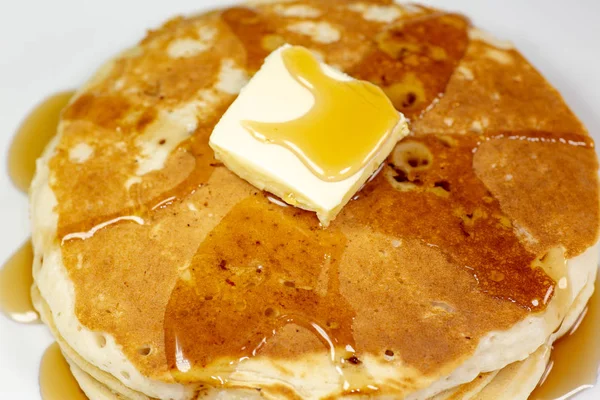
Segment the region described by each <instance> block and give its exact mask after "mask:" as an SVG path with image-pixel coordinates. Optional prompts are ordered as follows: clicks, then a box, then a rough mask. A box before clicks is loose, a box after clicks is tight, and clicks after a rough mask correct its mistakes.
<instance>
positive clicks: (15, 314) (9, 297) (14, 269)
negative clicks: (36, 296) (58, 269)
mask: <svg viewBox="0 0 600 400" xmlns="http://www.w3.org/2000/svg"><path fill="white" fill-rule="evenodd" d="M32 264H33V249H32V248H31V242H30V241H27V242H26V243H25V244H23V246H21V248H20V249H19V250H17V251H16V253H15V254H13V255H12V256H11V258H10V259H9V260H8V261H7V262H6V263H5V264H4V266H3V267H2V269H1V270H0V311H2V313H3V314H5V315H6V316H7V317H9V318H10V319H12V320H14V321H17V322H22V323H34V322H39V316H38V313H37V312H36V311H35V309H34V308H33V304H32V302H31V285H32V284H33V277H32V275H31V266H32Z"/></svg>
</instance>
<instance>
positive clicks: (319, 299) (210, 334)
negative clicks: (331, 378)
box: [165, 196, 354, 381]
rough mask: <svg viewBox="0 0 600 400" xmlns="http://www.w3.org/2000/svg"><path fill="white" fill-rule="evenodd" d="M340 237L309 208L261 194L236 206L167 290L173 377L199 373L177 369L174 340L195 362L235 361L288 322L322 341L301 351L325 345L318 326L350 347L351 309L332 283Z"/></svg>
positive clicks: (255, 351) (167, 330) (168, 345)
mask: <svg viewBox="0 0 600 400" xmlns="http://www.w3.org/2000/svg"><path fill="white" fill-rule="evenodd" d="M240 227H244V228H243V229H240ZM345 241H346V239H345V238H344V236H343V235H342V234H341V233H340V232H339V231H337V230H336V229H327V230H322V229H321V228H320V227H319V225H318V223H317V221H316V220H315V219H314V215H312V214H311V213H308V212H305V211H301V210H298V209H294V208H284V207H279V206H277V205H274V204H272V203H270V202H268V201H267V200H266V198H264V197H262V196H260V197H258V196H253V197H251V198H249V199H248V200H246V201H244V202H242V203H240V204H238V205H237V206H236V207H235V208H234V209H233V210H231V211H230V212H229V214H228V215H227V216H225V218H224V219H223V220H222V221H221V223H220V224H219V225H218V226H217V227H216V228H215V229H214V230H213V231H212V232H211V233H209V235H208V237H207V238H206V239H205V241H204V242H203V243H202V244H201V245H200V248H199V249H198V252H197V253H196V255H195V256H194V258H193V259H192V262H191V265H190V266H189V269H186V271H182V272H181V273H180V276H181V279H180V280H179V282H178V283H177V285H176V286H175V288H174V289H173V294H172V296H171V299H170V301H169V305H168V307H167V310H166V314H165V342H166V344H165V347H166V352H167V357H168V362H169V366H170V367H171V368H173V369H174V370H175V371H176V372H175V376H176V378H177V379H178V380H182V381H189V380H190V378H192V380H193V377H194V374H195V373H196V372H197V370H192V371H191V374H190V375H186V372H187V371H185V370H181V368H180V370H179V371H177V367H178V366H177V358H176V355H177V354H178V353H177V351H176V346H177V347H178V348H180V349H183V354H185V358H186V359H187V360H188V361H189V363H190V364H191V365H192V366H194V367H206V366H210V365H211V364H212V363H213V362H215V361H220V362H223V359H225V360H228V361H229V360H235V361H237V359H240V358H242V357H252V356H256V355H258V356H260V355H261V352H260V348H261V346H262V345H263V344H264V342H265V341H266V342H268V341H269V340H270V338H271V337H272V336H273V335H276V332H277V330H279V329H282V328H283V327H284V326H285V325H286V324H290V323H293V324H296V325H300V326H303V327H304V328H306V329H309V330H310V331H312V332H313V334H314V335H315V336H316V337H317V338H319V339H320V340H319V341H318V342H314V343H315V344H316V343H318V347H317V348H311V349H306V350H307V351H321V350H322V349H323V348H326V349H327V350H329V348H328V345H327V342H326V338H324V337H322V336H321V335H319V334H318V331H317V329H322V330H323V331H324V332H326V333H327V336H328V337H329V338H331V339H329V338H327V340H332V341H333V342H334V343H336V344H338V345H340V346H341V347H344V346H345V345H346V344H350V345H353V343H354V342H353V337H352V319H353V317H354V314H353V311H352V310H351V309H350V308H349V307H348V306H347V303H346V301H345V300H344V298H343V297H341V296H340V294H339V282H338V269H339V262H340V258H341V256H342V254H343V251H344V247H345ZM222 266H226V268H223V267H222ZM240 321H244V322H243V324H244V328H243V329H239V327H240V325H239V324H240ZM306 343H310V342H305V345H306ZM279 355H280V356H281V354H279ZM180 362H181V361H180ZM223 368H226V367H223ZM230 368H231V371H233V369H234V368H233V367H230ZM226 371H227V369H225V370H224V372H226Z"/></svg>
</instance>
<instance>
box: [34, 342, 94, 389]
mask: <svg viewBox="0 0 600 400" xmlns="http://www.w3.org/2000/svg"><path fill="white" fill-rule="evenodd" d="M40 394H41V395H42V400H67V399H68V400H87V396H86V395H85V394H84V393H83V392H82V391H81V389H80V388H79V385H78V384H77V381H76V380H75V378H74V377H73V374H72V373H71V369H70V368H69V364H68V363H67V361H66V360H65V358H64V357H63V355H62V353H61V351H60V347H59V346H58V344H57V343H53V344H52V345H50V347H48V348H47V349H46V352H45V353H44V355H43V357H42V361H41V364H40Z"/></svg>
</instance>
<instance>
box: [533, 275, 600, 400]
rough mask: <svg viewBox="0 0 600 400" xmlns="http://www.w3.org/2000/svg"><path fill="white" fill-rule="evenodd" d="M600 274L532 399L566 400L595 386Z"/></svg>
mask: <svg viewBox="0 0 600 400" xmlns="http://www.w3.org/2000/svg"><path fill="white" fill-rule="evenodd" d="M599 285H600V275H599V276H598V278H597V279H596V290H595V291H594V294H593V295H592V297H591V298H590V300H589V301H588V304H587V306H586V308H585V310H584V311H583V313H582V315H581V317H580V319H579V320H578V322H577V323H576V324H575V326H574V327H573V328H574V329H572V330H571V331H570V332H569V333H567V334H566V335H565V336H564V337H562V338H560V339H559V340H557V341H556V343H554V346H553V349H552V353H551V354H550V365H551V366H550V368H551V370H550V373H549V374H548V376H547V378H546V380H545V381H544V382H543V384H542V385H540V386H539V387H538V388H536V389H535V391H534V392H533V393H532V394H531V396H530V399H531V400H564V399H568V398H570V397H571V396H574V395H575V394H577V393H579V392H581V391H583V390H585V389H589V388H591V387H593V386H594V385H596V382H597V379H598V367H599V366H600V343H598V342H599V335H600V293H598V291H599V288H600V286H599Z"/></svg>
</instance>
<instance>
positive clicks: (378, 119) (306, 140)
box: [242, 46, 400, 182]
mask: <svg viewBox="0 0 600 400" xmlns="http://www.w3.org/2000/svg"><path fill="white" fill-rule="evenodd" d="M281 56H282V58H283V61H284V64H285V66H286V68H287V70H288V72H289V73H290V74H291V75H292V77H293V78H294V79H295V80H296V81H297V82H298V83H299V84H300V85H302V86H303V87H305V88H306V89H308V90H309V91H310V92H311V93H312V95H313V96H314V100H315V101H314V105H313V106H312V108H311V109H310V110H309V111H308V112H307V113H306V114H305V115H303V116H302V117H300V118H297V119H295V120H292V121H288V122H281V123H267V122H256V121H243V122H242V124H243V126H244V127H245V128H246V129H247V130H248V131H250V133H252V135H253V136H254V137H256V138H257V139H259V140H262V141H264V142H268V143H275V144H278V145H281V146H283V147H285V148H287V149H288V150H290V151H292V152H293V153H294V154H295V155H296V156H297V157H299V158H300V160H301V161H302V162H303V163H304V164H305V165H306V167H307V168H308V169H310V170H311V171H312V172H313V174H315V175H316V176H318V177H319V178H320V179H322V180H324V181H332V182H335V181H341V180H344V179H347V178H348V177H350V176H352V175H354V174H355V173H357V172H358V171H360V170H361V169H362V168H364V167H365V165H367V164H368V162H369V161H370V160H371V159H372V158H373V156H374V155H375V154H376V153H377V151H378V150H379V148H380V147H381V145H382V144H383V143H385V141H386V139H387V138H388V137H389V135H390V134H391V133H392V131H393V129H394V127H395V126H396V124H397V123H398V122H399V120H400V115H399V114H398V112H397V111H396V110H395V109H394V106H393V105H392V103H391V102H390V100H389V99H388V98H387V97H386V95H385V94H384V92H383V91H382V90H381V89H380V88H378V87H377V86H375V85H373V84H371V83H369V82H365V81H358V80H348V81H340V80H337V79H334V78H332V77H330V76H329V75H327V74H326V73H325V71H323V69H322V68H321V66H320V65H319V62H318V61H317V59H316V58H315V57H314V56H313V55H312V53H311V52H310V51H309V50H307V49H305V48H303V47H298V46H295V47H290V48H288V49H285V50H284V51H283V52H282V53H281Z"/></svg>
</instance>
